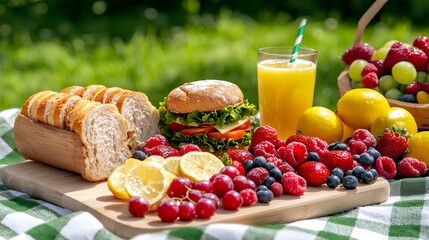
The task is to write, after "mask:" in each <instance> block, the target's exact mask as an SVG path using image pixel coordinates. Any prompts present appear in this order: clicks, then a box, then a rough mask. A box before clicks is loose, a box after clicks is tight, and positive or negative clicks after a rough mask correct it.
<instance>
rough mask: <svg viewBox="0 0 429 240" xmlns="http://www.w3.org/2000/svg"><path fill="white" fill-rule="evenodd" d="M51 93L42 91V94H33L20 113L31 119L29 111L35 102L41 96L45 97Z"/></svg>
mask: <svg viewBox="0 0 429 240" xmlns="http://www.w3.org/2000/svg"><path fill="white" fill-rule="evenodd" d="M49 92H51V91H49V90H46V91H41V92H38V93H35V94H33V95H32V96H31V97H29V98H28V99H27V101H25V103H24V106H23V107H22V109H21V112H20V113H21V114H22V115H24V116H27V117H30V114H29V111H30V108H31V105H32V104H33V102H34V100H35V99H37V98H38V97H39V96H42V95H45V94H47V93H49Z"/></svg>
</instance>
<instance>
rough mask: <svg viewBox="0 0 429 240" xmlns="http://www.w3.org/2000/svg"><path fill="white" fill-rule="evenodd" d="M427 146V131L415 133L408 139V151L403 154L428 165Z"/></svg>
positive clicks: (428, 133)
mask: <svg viewBox="0 0 429 240" xmlns="http://www.w3.org/2000/svg"><path fill="white" fill-rule="evenodd" d="M428 146H429V131H423V132H419V133H416V134H414V135H413V137H412V138H411V139H409V140H408V153H406V154H405V157H413V158H416V159H418V160H419V161H422V162H424V163H426V166H429V154H428V150H427V149H428Z"/></svg>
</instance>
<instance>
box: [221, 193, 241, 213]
mask: <svg viewBox="0 0 429 240" xmlns="http://www.w3.org/2000/svg"><path fill="white" fill-rule="evenodd" d="M222 205H223V207H224V208H225V209H227V210H237V209H238V208H239V207H241V205H243V198H242V197H241V195H240V193H238V192H237V191H234V190H231V191H228V192H227V193H225V196H223V198H222Z"/></svg>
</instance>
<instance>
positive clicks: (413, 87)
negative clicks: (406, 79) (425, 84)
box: [404, 81, 422, 95]
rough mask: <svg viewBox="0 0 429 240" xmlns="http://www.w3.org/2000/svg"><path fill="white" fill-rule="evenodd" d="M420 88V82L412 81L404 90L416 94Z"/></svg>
mask: <svg viewBox="0 0 429 240" xmlns="http://www.w3.org/2000/svg"><path fill="white" fill-rule="evenodd" d="M421 89H422V83H421V82H417V81H413V82H411V83H410V84H408V85H407V86H406V87H405V90H404V92H405V93H408V94H414V95H415V94H417V93H418V92H419V91H420V90H421Z"/></svg>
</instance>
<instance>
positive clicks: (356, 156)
mask: <svg viewBox="0 0 429 240" xmlns="http://www.w3.org/2000/svg"><path fill="white" fill-rule="evenodd" d="M359 158H360V155H359V154H355V155H353V160H355V161H356V162H357V161H359Z"/></svg>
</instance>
